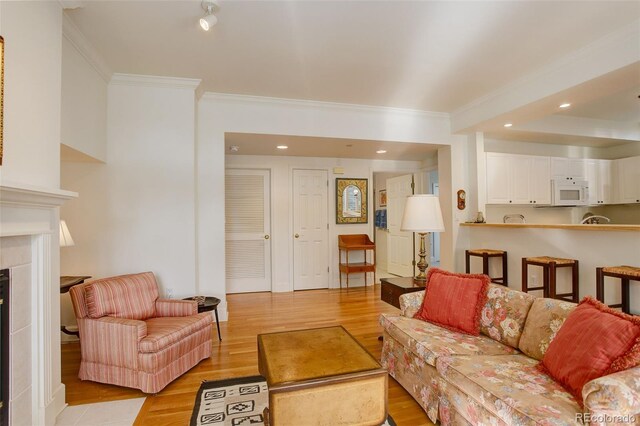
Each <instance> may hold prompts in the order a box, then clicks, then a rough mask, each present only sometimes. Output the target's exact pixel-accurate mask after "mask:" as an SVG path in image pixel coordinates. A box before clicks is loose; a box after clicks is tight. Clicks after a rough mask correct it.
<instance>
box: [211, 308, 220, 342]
mask: <svg viewBox="0 0 640 426" xmlns="http://www.w3.org/2000/svg"><path fill="white" fill-rule="evenodd" d="M213 313H214V314H216V327H218V340H220V341H221V342H222V336H220V320H218V307H217V306H216V307H215V308H213Z"/></svg>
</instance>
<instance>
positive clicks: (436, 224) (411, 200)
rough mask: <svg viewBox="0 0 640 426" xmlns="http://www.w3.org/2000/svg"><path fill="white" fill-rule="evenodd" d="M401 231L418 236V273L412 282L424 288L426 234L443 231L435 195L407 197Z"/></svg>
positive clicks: (425, 279) (440, 213) (438, 204)
mask: <svg viewBox="0 0 640 426" xmlns="http://www.w3.org/2000/svg"><path fill="white" fill-rule="evenodd" d="M400 230H401V231H410V232H417V233H418V235H419V236H420V252H419V253H418V256H420V261H419V262H418V265H417V266H418V270H420V273H419V274H418V276H417V277H415V278H414V279H413V280H414V282H415V283H416V284H418V285H422V286H424V285H425V284H426V282H427V276H426V274H425V271H426V270H427V266H428V264H427V261H426V257H427V252H426V249H425V241H424V240H425V237H426V235H427V233H428V232H442V231H444V222H443V221H442V211H441V210H440V201H439V200H438V197H436V196H435V195H430V194H429V195H427V194H425V195H411V196H409V197H407V201H406V203H405V205H404V215H403V217H402V225H400Z"/></svg>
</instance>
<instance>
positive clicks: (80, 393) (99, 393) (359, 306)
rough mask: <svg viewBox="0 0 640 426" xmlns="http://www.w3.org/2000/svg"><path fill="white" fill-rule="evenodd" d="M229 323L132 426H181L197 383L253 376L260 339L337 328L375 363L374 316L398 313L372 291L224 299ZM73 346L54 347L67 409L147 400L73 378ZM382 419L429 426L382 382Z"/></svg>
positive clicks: (397, 389) (76, 349) (396, 389)
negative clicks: (385, 406)
mask: <svg viewBox="0 0 640 426" xmlns="http://www.w3.org/2000/svg"><path fill="white" fill-rule="evenodd" d="M227 302H228V310H229V321H227V322H222V323H221V324H220V329H221V331H222V339H223V341H222V342H219V341H218V336H217V334H216V330H215V326H214V328H213V330H214V331H213V354H212V356H211V358H210V359H206V360H204V361H202V362H200V364H198V365H197V366H196V367H194V368H193V369H191V370H190V371H188V372H187V373H186V374H184V375H183V376H182V377H180V378H179V379H177V380H175V381H174V382H172V383H171V384H169V385H168V386H167V387H166V388H164V389H163V390H162V391H161V392H160V393H158V394H157V395H149V396H148V398H147V399H146V401H145V403H144V405H143V406H142V409H141V410H140V413H139V415H138V418H137V419H136V422H135V425H187V424H189V419H190V418H191V412H192V409H193V405H194V400H195V396H196V392H197V390H198V388H199V386H200V383H201V382H202V381H203V380H218V379H223V378H231V377H240V376H249V375H254V374H258V358H257V346H256V337H257V335H258V334H260V333H269V332H274V331H283V330H295V329H303V328H313V327H325V326H331V325H342V326H344V327H345V328H346V329H347V330H348V331H349V332H350V333H351V334H352V335H353V336H355V337H356V338H357V339H358V341H360V343H361V344H362V345H363V346H364V347H365V348H366V349H367V350H368V351H369V352H370V353H371V354H372V355H373V356H374V357H376V358H377V359H380V351H381V349H382V342H380V341H378V336H379V335H380V334H381V333H382V328H381V327H380V325H379V324H378V316H379V314H380V313H382V312H391V313H397V312H398V310H397V309H396V308H394V307H393V306H391V305H388V304H386V303H384V302H382V301H381V300H380V285H376V286H375V289H372V288H371V287H368V288H367V290H366V291H365V290H364V289H363V288H352V289H350V290H345V289H343V290H309V291H298V292H292V293H273V294H272V293H249V294H231V295H228V296H227ZM79 363H80V346H79V343H69V344H64V345H62V381H63V383H64V384H65V385H66V400H67V403H68V404H69V405H78V404H89V403H94V402H102V401H113V400H119V399H127V398H138V397H141V396H147V395H145V394H143V393H142V392H140V391H136V390H132V389H127V388H123V387H118V386H111V385H104V384H99V383H93V382H81V381H80V380H78V378H77V373H78V367H79ZM389 414H391V416H392V417H393V419H394V420H395V421H396V423H397V424H398V425H399V426H405V425H406V426H409V425H411V426H418V425H432V423H431V422H430V421H429V420H428V418H427V416H426V414H425V412H424V411H423V410H422V409H421V408H420V406H419V405H418V404H417V403H416V402H415V401H414V399H413V398H412V397H411V396H410V395H409V394H408V393H407V392H406V391H405V390H404V389H403V388H402V387H401V386H400V385H398V384H397V383H396V382H395V381H394V380H393V379H392V378H389Z"/></svg>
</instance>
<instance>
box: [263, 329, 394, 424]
mask: <svg viewBox="0 0 640 426" xmlns="http://www.w3.org/2000/svg"><path fill="white" fill-rule="evenodd" d="M258 369H259V370H260V374H262V375H263V376H264V377H265V378H266V379H267V385H268V387H269V408H268V412H267V413H265V414H266V415H267V417H268V419H269V424H270V425H274V424H277V425H303V424H317V425H362V426H364V425H380V424H382V423H383V422H384V421H385V420H386V418H387V387H388V383H387V372H386V371H385V370H384V369H383V368H382V367H381V366H380V364H379V363H378V361H376V359H375V358H373V357H372V356H371V355H370V354H369V353H368V352H367V351H366V350H365V349H364V348H363V347H362V346H361V345H360V343H358V342H357V341H356V340H355V339H354V338H353V336H351V335H350V334H349V333H348V332H347V331H346V330H345V329H344V328H343V327H341V326H338V327H326V328H314V329H309V330H298V331H286V332H281V333H270V334H260V335H258Z"/></svg>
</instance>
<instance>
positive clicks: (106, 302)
mask: <svg viewBox="0 0 640 426" xmlns="http://www.w3.org/2000/svg"><path fill="white" fill-rule="evenodd" d="M85 298H86V303H87V313H88V315H89V317H90V318H100V317H103V316H107V315H108V316H112V317H116V318H128V319H137V320H145V319H147V318H151V317H154V316H155V314H156V299H158V285H157V283H156V279H155V277H154V275H153V273H152V272H145V273H141V274H132V275H121V276H118V277H112V278H105V279H101V280H97V281H93V282H91V283H90V284H88V285H87V286H86V288H85Z"/></svg>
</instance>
